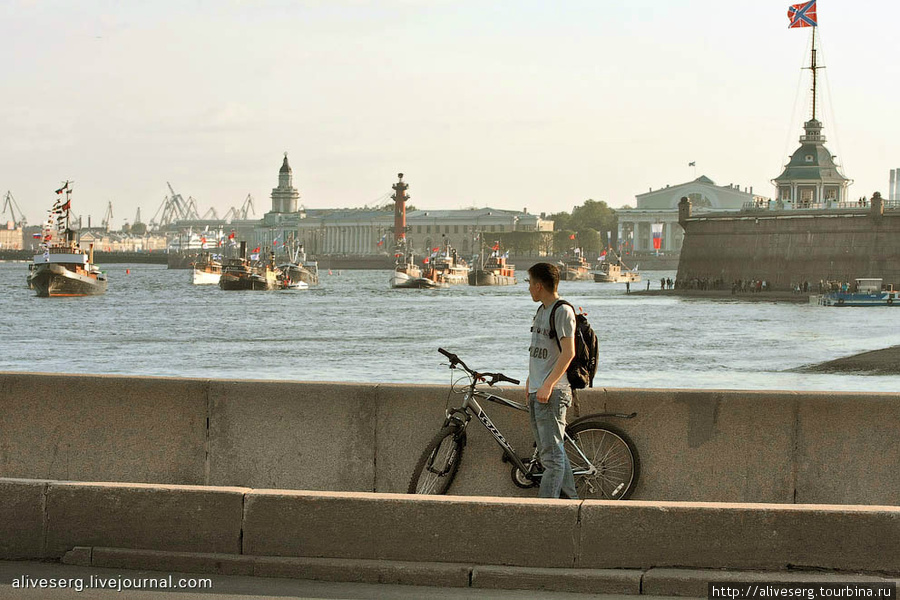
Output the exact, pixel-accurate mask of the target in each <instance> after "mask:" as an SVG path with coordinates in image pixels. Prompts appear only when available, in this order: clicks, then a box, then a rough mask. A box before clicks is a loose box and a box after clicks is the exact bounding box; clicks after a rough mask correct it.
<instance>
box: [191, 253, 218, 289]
mask: <svg viewBox="0 0 900 600" xmlns="http://www.w3.org/2000/svg"><path fill="white" fill-rule="evenodd" d="M192 276H193V282H194V285H217V284H218V283H219V279H220V278H221V277H222V261H221V257H218V258H217V257H216V256H213V255H212V254H210V253H209V252H203V253H202V254H200V257H199V258H198V259H197V262H195V263H194V268H193V273H192Z"/></svg>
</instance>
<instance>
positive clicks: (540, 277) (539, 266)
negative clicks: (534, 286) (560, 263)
mask: <svg viewBox="0 0 900 600" xmlns="http://www.w3.org/2000/svg"><path fill="white" fill-rule="evenodd" d="M528 275H529V276H530V277H531V278H532V279H534V280H535V281H537V282H539V283H540V284H541V285H542V286H544V288H545V289H547V290H550V291H551V292H555V291H556V288H558V287H559V269H558V268H557V267H556V265H552V264H550V263H545V262H542V263H535V264H533V265H531V267H530V268H529V269H528Z"/></svg>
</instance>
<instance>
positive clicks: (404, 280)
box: [391, 248, 437, 289]
mask: <svg viewBox="0 0 900 600" xmlns="http://www.w3.org/2000/svg"><path fill="white" fill-rule="evenodd" d="M394 257H395V258H396V259H397V262H396V264H395V266H394V270H393V271H392V272H391V287H392V288H401V289H418V288H425V289H430V288H435V287H437V285H436V284H435V282H434V281H432V280H431V279H426V278H425V277H422V269H420V268H419V265H417V264H416V263H415V261H414V260H413V253H412V252H409V251H406V249H399V248H398V251H397V252H396V253H395V254H394Z"/></svg>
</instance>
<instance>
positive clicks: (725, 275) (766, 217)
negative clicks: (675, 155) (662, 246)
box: [678, 209, 900, 290]
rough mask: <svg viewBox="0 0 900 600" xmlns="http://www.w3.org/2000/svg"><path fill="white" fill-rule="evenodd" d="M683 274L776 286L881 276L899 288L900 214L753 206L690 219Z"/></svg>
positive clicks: (684, 278)
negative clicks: (755, 208) (778, 209)
mask: <svg viewBox="0 0 900 600" xmlns="http://www.w3.org/2000/svg"><path fill="white" fill-rule="evenodd" d="M684 227H685V238H684V245H683V247H682V250H681V260H680V262H679V264H678V280H679V281H681V282H687V281H688V280H690V279H691V278H694V277H697V278H701V279H702V278H709V279H711V280H712V279H716V278H722V279H723V280H724V281H725V284H726V288H727V287H730V285H731V282H732V281H733V280H735V279H741V280H752V279H762V280H766V281H768V282H771V283H772V289H777V290H788V289H790V284H791V283H792V282H793V283H796V282H802V281H809V283H810V284H811V285H813V284H815V285H816V286H818V283H819V280H825V281H828V280H831V281H846V282H852V281H853V280H854V279H856V278H859V277H881V278H883V279H884V282H885V283H891V284H893V285H894V289H898V288H900V214H898V213H897V212H896V211H888V212H886V213H885V214H884V216H883V217H881V218H876V217H875V216H874V215H873V214H872V213H870V212H869V211H868V210H865V209H861V210H860V211H858V212H853V213H847V212H846V211H845V212H840V213H839V212H836V211H827V210H823V211H818V212H806V211H804V212H802V213H801V212H799V211H781V212H778V213H774V212H770V211H765V212H756V213H754V212H751V213H739V216H738V215H736V214H731V215H722V216H719V217H695V218H691V219H688V220H687V221H685V222H684Z"/></svg>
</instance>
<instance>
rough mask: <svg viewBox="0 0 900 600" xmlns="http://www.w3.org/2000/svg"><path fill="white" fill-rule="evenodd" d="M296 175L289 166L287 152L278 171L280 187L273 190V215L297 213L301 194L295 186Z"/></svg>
mask: <svg viewBox="0 0 900 600" xmlns="http://www.w3.org/2000/svg"><path fill="white" fill-rule="evenodd" d="M293 180H294V175H293V171H291V165H289V164H288V158H287V152H285V153H284V162H283V163H282V164H281V170H280V171H278V187H277V188H274V189H273V190H272V212H273V213H295V212H297V203H298V201H299V200H300V192H298V191H297V189H296V188H295V187H294V185H293Z"/></svg>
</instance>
